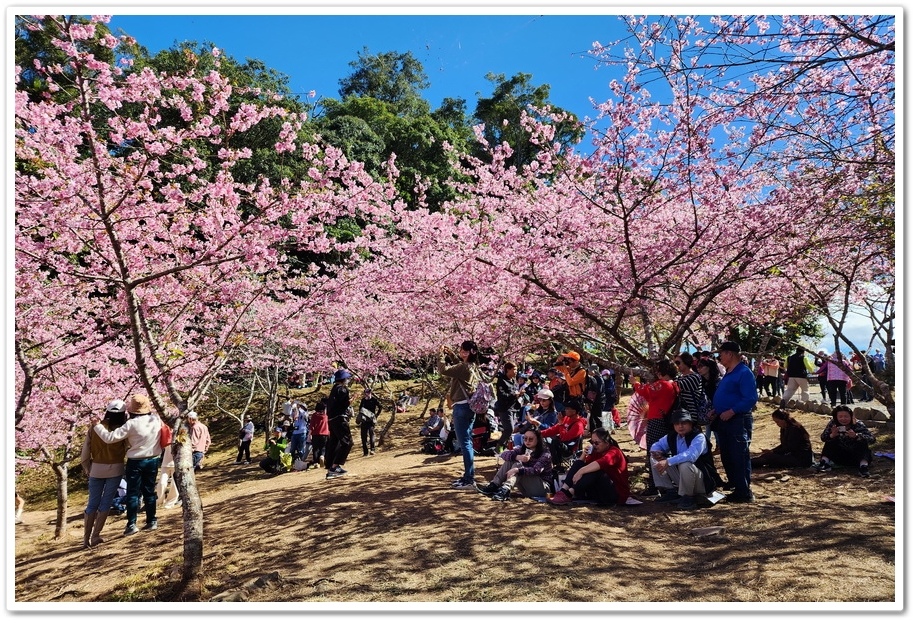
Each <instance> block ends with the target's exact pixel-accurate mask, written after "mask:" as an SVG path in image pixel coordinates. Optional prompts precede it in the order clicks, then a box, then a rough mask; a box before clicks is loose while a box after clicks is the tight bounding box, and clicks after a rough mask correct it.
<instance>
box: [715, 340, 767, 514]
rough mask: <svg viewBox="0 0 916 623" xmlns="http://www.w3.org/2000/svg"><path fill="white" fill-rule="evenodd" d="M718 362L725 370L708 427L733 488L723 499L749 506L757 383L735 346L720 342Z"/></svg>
mask: <svg viewBox="0 0 916 623" xmlns="http://www.w3.org/2000/svg"><path fill="white" fill-rule="evenodd" d="M719 361H720V362H721V363H722V365H723V366H725V374H724V375H722V378H721V379H719V384H718V386H717V387H716V393H715V395H713V399H712V407H713V410H712V413H711V414H710V418H714V419H713V421H712V425H711V426H712V430H713V431H715V432H716V439H717V440H718V443H719V450H720V453H721V459H722V466H723V467H724V468H725V475H726V477H727V478H728V484H729V485H730V486H732V487H734V491H732V492H731V493H729V494H728V495H727V496H725V497H726V499H727V500H728V501H729V502H753V501H754V494H753V493H752V492H751V453H750V443H751V435H752V433H753V430H754V415H753V413H752V411H753V409H754V406H755V405H756V404H757V381H756V379H755V378H754V373H753V372H752V371H751V369H750V368H748V367H747V365H746V364H745V363H743V362H742V360H741V347H740V346H739V345H738V343H737V342H732V341H726V342H722V344H721V345H720V346H719Z"/></svg>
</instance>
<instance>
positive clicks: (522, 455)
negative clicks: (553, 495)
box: [478, 428, 553, 502]
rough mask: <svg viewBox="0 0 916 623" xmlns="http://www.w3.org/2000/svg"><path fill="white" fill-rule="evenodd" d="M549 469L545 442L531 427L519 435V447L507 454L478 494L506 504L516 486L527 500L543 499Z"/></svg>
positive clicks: (539, 432)
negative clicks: (528, 498)
mask: <svg viewBox="0 0 916 623" xmlns="http://www.w3.org/2000/svg"><path fill="white" fill-rule="evenodd" d="M552 468H553V465H552V463H551V461H550V450H548V449H547V444H545V443H544V438H543V436H542V435H541V431H539V430H537V429H536V428H532V429H529V430H527V431H525V433H524V434H523V435H522V445H521V446H518V447H516V448H512V449H511V450H507V451H506V454H505V461H504V462H503V464H502V465H501V466H500V468H499V471H497V472H496V475H495V476H493V479H492V480H491V481H490V482H489V484H487V485H486V486H485V487H479V488H478V491H480V492H481V493H483V494H484V495H488V496H490V497H491V498H492V499H494V500H496V501H498V502H505V501H506V500H508V499H509V495H510V494H511V492H512V487H514V486H515V485H518V488H519V490H520V491H521V492H522V494H524V495H526V496H527V497H530V498H542V497H546V496H547V487H548V481H549V479H550V476H551V473H552V472H553V469H552Z"/></svg>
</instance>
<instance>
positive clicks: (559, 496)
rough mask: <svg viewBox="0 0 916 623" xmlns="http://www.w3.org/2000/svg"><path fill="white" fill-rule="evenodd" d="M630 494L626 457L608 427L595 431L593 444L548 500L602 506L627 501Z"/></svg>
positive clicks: (583, 453) (592, 436) (575, 463)
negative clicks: (595, 503)
mask: <svg viewBox="0 0 916 623" xmlns="http://www.w3.org/2000/svg"><path fill="white" fill-rule="evenodd" d="M629 497H630V477H629V475H628V474H627V459H626V457H625V456H624V455H623V452H621V451H620V446H618V445H617V442H616V441H615V440H614V438H613V437H611V433H610V431H608V430H607V429H606V428H596V429H595V430H593V431H592V435H591V446H589V447H588V448H585V449H584V450H582V455H581V456H580V458H579V459H576V460H575V461H574V462H573V464H572V467H570V468H569V473H568V474H566V478H564V480H563V485H562V486H561V487H560V490H559V491H557V492H556V493H555V494H554V496H553V497H552V498H549V499H548V500H547V501H548V502H550V503H551V504H554V505H557V506H562V505H565V504H569V503H570V502H572V501H573V499H585V500H594V501H595V502H597V503H598V505H599V506H613V505H614V504H626V502H627V499H628V498H629Z"/></svg>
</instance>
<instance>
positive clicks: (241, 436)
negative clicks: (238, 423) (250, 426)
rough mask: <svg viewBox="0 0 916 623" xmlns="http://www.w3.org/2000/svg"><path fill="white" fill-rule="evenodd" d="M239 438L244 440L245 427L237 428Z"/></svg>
mask: <svg viewBox="0 0 916 623" xmlns="http://www.w3.org/2000/svg"><path fill="white" fill-rule="evenodd" d="M239 440H240V441H245V429H244V428H240V429H239Z"/></svg>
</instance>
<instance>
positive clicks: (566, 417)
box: [541, 398, 587, 467]
mask: <svg viewBox="0 0 916 623" xmlns="http://www.w3.org/2000/svg"><path fill="white" fill-rule="evenodd" d="M586 424H587V422H586V420H585V418H584V417H582V401H581V400H579V399H578V398H571V399H570V400H568V401H567V402H566V405H564V408H563V419H562V420H560V422H558V423H556V424H554V425H553V426H551V427H549V428H545V429H544V430H542V431H541V434H542V435H543V436H544V438H545V439H547V440H548V442H547V443H548V446H549V447H550V456H551V457H552V459H553V464H554V466H556V467H559V466H560V464H561V463H562V462H563V459H565V458H566V457H569V456H572V455H573V453H574V452H575V451H576V444H577V443H578V441H579V439H581V438H582V434H583V433H584V432H585V426H586Z"/></svg>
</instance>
